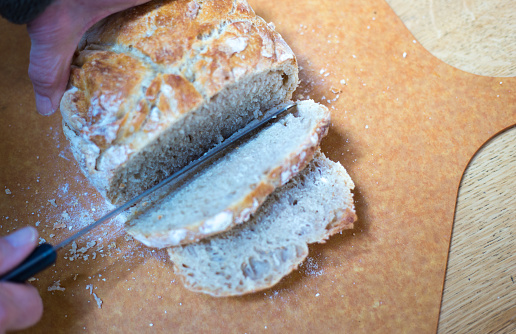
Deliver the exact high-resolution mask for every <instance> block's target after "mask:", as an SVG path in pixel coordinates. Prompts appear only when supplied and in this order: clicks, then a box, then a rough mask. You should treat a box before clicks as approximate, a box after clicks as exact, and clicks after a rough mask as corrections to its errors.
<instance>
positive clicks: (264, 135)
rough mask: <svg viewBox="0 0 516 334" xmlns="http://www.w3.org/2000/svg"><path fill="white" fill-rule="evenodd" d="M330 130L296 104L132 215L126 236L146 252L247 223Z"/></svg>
mask: <svg viewBox="0 0 516 334" xmlns="http://www.w3.org/2000/svg"><path fill="white" fill-rule="evenodd" d="M329 124H330V113H329V111H328V109H327V108H326V107H324V106H323V105H320V104H316V103H314V102H313V101H311V100H310V101H302V102H298V105H297V109H296V110H295V111H294V112H292V113H291V114H287V115H285V116H284V117H281V118H280V119H278V120H277V121H276V122H274V123H273V124H272V125H270V126H268V127H266V128H264V129H262V130H261V131H259V132H258V133H256V134H254V135H253V136H252V137H251V138H249V139H248V140H246V141H245V142H244V143H241V144H239V146H238V147H236V148H235V149H233V150H231V151H230V152H227V153H226V154H225V155H224V156H223V157H221V158H219V159H217V160H216V161H215V162H214V163H212V164H211V165H210V166H209V167H208V168H205V169H203V170H202V171H201V172H200V173H199V174H198V175H195V177H193V178H192V179H191V180H190V181H189V182H188V183H186V184H184V185H183V186H182V187H180V188H179V189H177V190H174V191H172V193H171V194H162V193H161V194H159V197H161V198H162V199H161V200H159V201H157V202H155V203H153V204H152V205H147V206H146V207H144V208H143V209H138V210H136V211H137V213H136V214H134V215H133V216H132V217H130V218H129V220H128V223H127V225H126V230H127V232H128V233H129V234H131V235H132V236H134V238H136V239H137V240H139V241H141V242H142V243H144V244H145V245H147V246H151V247H169V246H176V245H180V244H186V243H190V242H195V241H198V240H199V239H202V238H205V237H207V236H210V235H214V234H217V233H220V232H223V231H225V230H227V229H229V228H231V227H232V226H234V225H236V224H238V223H242V222H243V221H246V220H247V219H249V216H250V215H251V214H252V213H254V212H255V211H256V210H257V208H258V207H259V206H260V204H262V203H263V201H264V200H265V198H266V197H267V196H268V195H269V194H270V193H271V192H273V191H274V189H276V188H277V187H279V186H281V185H282V184H285V183H286V182H287V181H288V180H290V178H291V177H292V176H293V175H295V174H297V173H298V172H299V171H300V170H302V169H303V168H305V166H306V165H307V164H308V163H309V162H310V160H312V158H313V155H314V152H315V151H316V149H317V147H318V146H319V143H320V141H321V139H322V138H323V137H324V136H325V135H326V133H327V130H328V126H329ZM152 201H153V200H149V201H148V202H152Z"/></svg>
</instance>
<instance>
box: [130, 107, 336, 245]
mask: <svg viewBox="0 0 516 334" xmlns="http://www.w3.org/2000/svg"><path fill="white" fill-rule="evenodd" d="M301 103H303V102H301ZM305 103H306V102H305ZM310 103H313V102H310ZM320 112H321V113H322V114H323V115H325V116H324V117H323V118H321V119H320V121H319V123H318V124H317V126H315V127H314V130H313V131H312V132H311V133H310V135H309V136H307V137H308V138H307V140H305V141H304V142H302V143H299V148H298V149H297V150H296V151H295V152H292V153H291V154H289V156H288V157H287V158H286V159H285V160H284V161H283V162H282V164H281V165H279V166H277V167H275V168H274V169H272V170H270V171H269V172H268V173H267V174H265V175H263V176H262V178H261V181H260V182H259V183H257V184H256V185H255V188H254V189H253V190H252V191H251V192H249V193H248V194H247V195H246V196H245V197H244V198H242V199H241V200H240V201H238V202H236V203H234V204H233V205H232V206H231V207H229V208H227V209H226V210H224V211H222V212H221V213H220V215H217V216H218V219H219V225H220V226H221V227H223V228H217V229H213V230H212V229H207V228H206V226H208V225H210V221H209V220H202V221H199V222H198V223H197V224H195V225H190V226H188V227H184V228H181V229H174V230H168V231H163V232H160V233H146V232H145V231H142V230H141V229H139V228H138V226H131V225H130V224H127V225H126V230H127V232H128V233H129V234H131V235H132V236H133V237H134V238H135V239H137V240H138V241H140V242H142V243H143V244H145V245H146V246H149V247H158V248H164V247H171V246H178V245H185V244H189V243H193V242H197V241H199V240H201V239H204V238H207V237H209V236H212V235H215V234H219V233H222V232H224V231H227V230H229V229H231V228H232V227H233V226H235V225H237V224H241V223H243V222H245V221H247V220H248V219H249V217H250V216H251V215H252V214H253V213H255V212H256V210H258V208H259V207H260V205H261V204H262V203H263V202H264V201H265V200H266V198H267V196H268V195H269V194H271V193H272V192H273V191H274V190H275V189H276V188H278V187H280V186H282V185H284V184H285V183H287V182H288V181H289V180H290V179H291V178H292V177H294V176H295V175H296V174H297V173H299V172H300V171H301V170H303V169H304V168H305V167H306V166H307V165H308V164H309V163H310V161H312V159H313V157H314V154H315V152H316V151H317V150H318V147H319V145H320V143H321V140H322V139H323V138H324V137H325V136H326V135H327V133H328V129H329V126H330V119H331V118H330V112H329V111H328V109H327V108H326V107H323V106H321V110H320ZM220 218H223V219H225V220H226V221H224V222H220ZM213 219H217V217H213ZM339 223H340V222H339ZM336 228H339V227H336Z"/></svg>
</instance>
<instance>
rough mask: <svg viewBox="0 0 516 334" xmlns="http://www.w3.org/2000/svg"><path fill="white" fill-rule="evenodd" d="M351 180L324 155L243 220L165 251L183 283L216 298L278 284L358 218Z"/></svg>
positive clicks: (337, 164)
mask: <svg viewBox="0 0 516 334" xmlns="http://www.w3.org/2000/svg"><path fill="white" fill-rule="evenodd" d="M353 188H354V184H353V181H351V179H350V177H349V176H348V174H347V173H346V171H345V169H344V168H343V167H342V166H341V165H340V164H339V163H335V162H332V161H330V160H329V159H327V158H326V157H325V156H324V155H323V154H322V153H316V157H315V159H314V160H313V161H312V162H311V163H310V164H309V165H308V166H307V167H306V168H305V169H304V170H303V171H301V172H300V173H299V174H298V175H297V176H295V177H293V178H292V179H291V180H290V182H288V183H287V184H285V185H284V186H283V187H281V188H278V189H277V190H276V191H275V192H274V193H272V194H271V195H270V196H269V197H268V198H267V200H266V201H265V202H264V203H263V205H262V206H261V207H260V209H259V210H258V211H257V212H256V213H255V214H254V215H253V216H252V217H251V219H250V220H249V221H247V222H246V223H244V224H241V225H237V226H236V227H234V228H233V229H231V230H229V231H227V232H224V233H221V234H218V235H215V236H213V237H210V238H207V239H205V240H202V241H200V242H198V243H194V244H189V245H185V246H179V247H172V248H169V249H168V253H169V256H170V259H171V260H172V262H173V265H174V271H175V273H176V274H178V275H180V276H181V278H182V280H183V282H184V284H185V286H186V287H187V288H188V289H190V290H192V291H195V292H203V293H206V294H210V295H213V296H216V297H222V296H236V295H242V294H247V293H251V292H256V291H259V290H263V289H266V288H269V287H271V286H273V285H274V284H276V283H277V282H278V281H279V280H280V279H281V278H282V277H284V276H285V275H287V274H288V273H290V272H291V271H293V270H295V269H296V268H297V267H298V266H299V264H301V262H302V261H303V260H304V259H305V258H306V256H307V255H308V246H307V245H308V244H310V243H315V242H319V243H321V242H324V241H325V240H326V239H327V238H329V236H331V235H332V234H335V233H337V232H339V231H341V230H343V229H347V228H352V227H353V223H354V222H355V220H356V215H355V210H354V204H353V197H352V193H351V191H350V190H351V189H353Z"/></svg>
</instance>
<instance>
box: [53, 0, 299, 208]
mask: <svg viewBox="0 0 516 334" xmlns="http://www.w3.org/2000/svg"><path fill="white" fill-rule="evenodd" d="M297 83H298V69H297V63H296V58H295V57H294V54H293V53H292V51H291V49H290V48H289V47H288V45H287V44H286V43H285V41H284V40H283V39H282V37H281V36H280V35H279V34H278V33H276V32H275V31H274V28H273V27H272V25H269V24H267V23H266V22H265V21H264V20H263V19H261V18H260V17H258V16H256V15H255V13H254V11H253V10H252V9H251V7H250V6H249V5H248V4H247V3H246V1H245V0H216V1H213V0H212V1H208V0H207V1H197V0H175V1H151V2H149V3H147V4H145V5H142V6H139V7H135V8H132V9H129V10H127V11H124V12H121V13H118V14H115V15H112V16H110V17H108V18H106V19H104V20H102V21H101V22H99V23H98V24H96V25H95V26H93V27H92V28H91V29H90V30H89V31H88V32H87V33H86V34H85V35H84V37H83V38H82V40H81V42H80V44H79V47H78V51H77V53H76V56H75V58H74V60H73V66H72V71H71V76H70V82H69V89H68V90H67V91H66V93H65V94H64V97H63V99H62V101H61V112H62V115H63V128H64V133H65V135H66V137H67V138H68V139H69V141H70V143H71V149H72V152H73V154H74V156H75V158H76V160H77V161H78V162H79V166H80V167H81V169H82V170H83V172H84V173H85V175H86V176H87V177H88V178H89V180H90V181H91V182H92V183H93V185H94V186H95V187H96V188H97V189H98V190H99V192H100V193H101V194H102V195H103V196H104V197H106V198H107V199H108V200H109V201H111V202H112V203H117V204H118V203H121V202H123V201H126V200H128V199H129V198H132V197H134V196H135V195H138V194H139V193H141V192H142V191H143V190H145V189H147V188H149V187H150V186H152V185H154V184H155V183H157V182H159V181H160V180H162V179H164V178H165V177H166V176H168V175H170V174H172V173H174V172H175V171H177V170H178V169H180V168H181V167H183V166H185V165H186V164H188V163H189V162H191V161H192V160H194V159H196V158H198V157H199V156H201V155H202V154H203V153H205V152H206V151H207V150H208V149H210V148H211V147H213V146H214V145H216V144H218V143H220V142H221V141H222V140H223V139H224V138H227V137H228V136H230V135H231V134H232V133H234V132H236V131H238V130H239V129H241V128H242V127H244V126H245V125H246V124H247V123H248V122H249V121H250V120H252V119H254V118H256V117H257V116H259V115H260V114H261V113H262V112H264V111H265V110H267V109H269V108H272V107H274V106H276V105H278V104H280V103H282V102H284V101H287V100H289V99H290V98H291V96H292V92H293V91H294V89H295V88H296V86H297Z"/></svg>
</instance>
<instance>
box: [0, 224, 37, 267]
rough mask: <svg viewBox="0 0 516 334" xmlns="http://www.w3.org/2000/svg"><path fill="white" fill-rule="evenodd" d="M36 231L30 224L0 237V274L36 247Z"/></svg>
mask: <svg viewBox="0 0 516 334" xmlns="http://www.w3.org/2000/svg"><path fill="white" fill-rule="evenodd" d="M37 241H38V231H37V230H36V229H35V228H34V227H31V226H28V227H25V228H22V229H20V230H17V231H16V232H13V233H11V234H9V235H8V236H6V237H4V238H0V275H1V274H4V273H6V272H7V271H9V270H11V269H12V268H14V267H15V266H16V265H17V264H18V263H20V262H21V261H23V260H24V259H25V258H26V257H27V256H28V255H29V254H30V253H31V252H32V251H33V250H34V248H35V247H36V244H37Z"/></svg>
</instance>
